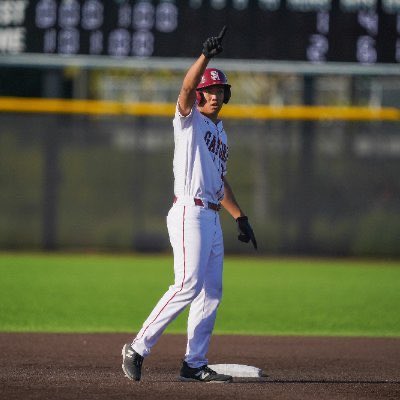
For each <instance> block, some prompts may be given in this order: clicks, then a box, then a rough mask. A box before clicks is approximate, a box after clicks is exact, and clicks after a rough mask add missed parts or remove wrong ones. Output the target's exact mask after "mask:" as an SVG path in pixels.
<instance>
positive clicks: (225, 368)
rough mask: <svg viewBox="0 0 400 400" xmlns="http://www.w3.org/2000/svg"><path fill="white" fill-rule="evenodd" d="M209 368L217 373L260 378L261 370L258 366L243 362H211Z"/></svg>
mask: <svg viewBox="0 0 400 400" xmlns="http://www.w3.org/2000/svg"><path fill="white" fill-rule="evenodd" d="M209 367H210V368H211V369H213V370H214V371H215V372H217V373H219V374H224V375H230V376H233V377H236V378H260V377H262V376H263V371H262V370H261V369H260V368H257V367H252V366H251V365H243V364H213V365H209Z"/></svg>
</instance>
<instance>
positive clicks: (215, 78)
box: [211, 71, 220, 81]
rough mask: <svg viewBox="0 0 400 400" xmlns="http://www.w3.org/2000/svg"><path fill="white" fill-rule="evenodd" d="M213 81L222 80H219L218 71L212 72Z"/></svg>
mask: <svg viewBox="0 0 400 400" xmlns="http://www.w3.org/2000/svg"><path fill="white" fill-rule="evenodd" d="M211 79H212V80H213V81H219V80H220V79H219V74H218V71H211Z"/></svg>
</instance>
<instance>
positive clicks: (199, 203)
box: [174, 196, 221, 211]
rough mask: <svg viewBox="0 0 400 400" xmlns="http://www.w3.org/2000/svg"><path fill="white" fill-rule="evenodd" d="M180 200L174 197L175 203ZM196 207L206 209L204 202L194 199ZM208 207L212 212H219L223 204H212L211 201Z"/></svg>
mask: <svg viewBox="0 0 400 400" xmlns="http://www.w3.org/2000/svg"><path fill="white" fill-rule="evenodd" d="M177 200H178V198H177V197H176V196H174V203H176V202H177ZM193 201H194V205H195V206H200V207H204V202H203V200H201V199H199V198H197V197H193ZM207 206H208V208H209V209H210V210H214V211H219V210H220V209H221V204H216V203H211V201H207Z"/></svg>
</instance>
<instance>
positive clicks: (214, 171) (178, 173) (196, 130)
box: [173, 104, 228, 203]
mask: <svg viewBox="0 0 400 400" xmlns="http://www.w3.org/2000/svg"><path fill="white" fill-rule="evenodd" d="M173 125H174V139H175V153H174V176H175V185H174V192H175V196H176V197H177V198H178V199H179V198H182V197H185V198H186V197H191V198H194V197H197V198H200V199H202V200H206V201H211V202H213V203H218V202H220V201H221V200H222V199H223V197H224V182H223V177H224V176H225V174H226V172H227V170H226V163H227V159H228V146H227V136H226V133H225V131H224V127H223V125H222V121H219V122H218V123H217V124H214V123H213V122H212V121H211V120H210V119H209V118H207V117H206V116H204V115H203V114H201V113H200V112H199V111H198V110H197V107H196V104H195V105H194V106H193V108H192V110H191V112H190V114H189V115H188V116H186V117H183V116H182V115H181V114H180V113H179V109H178V107H177V108H176V112H175V118H174V121H173Z"/></svg>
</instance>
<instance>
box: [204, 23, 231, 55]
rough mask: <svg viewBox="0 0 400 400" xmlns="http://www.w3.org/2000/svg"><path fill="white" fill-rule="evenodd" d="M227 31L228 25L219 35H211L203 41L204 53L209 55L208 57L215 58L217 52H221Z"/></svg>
mask: <svg viewBox="0 0 400 400" xmlns="http://www.w3.org/2000/svg"><path fill="white" fill-rule="evenodd" d="M225 32H226V26H224V27H223V28H222V30H221V32H220V33H219V35H218V36H212V37H209V38H208V39H207V40H206V41H205V42H204V43H203V51H202V53H203V54H204V55H205V56H206V57H207V58H213V57H215V56H216V55H217V54H219V53H221V52H222V50H223V48H222V39H223V37H224V35H225Z"/></svg>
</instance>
